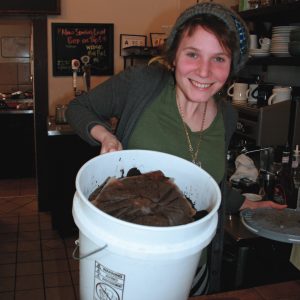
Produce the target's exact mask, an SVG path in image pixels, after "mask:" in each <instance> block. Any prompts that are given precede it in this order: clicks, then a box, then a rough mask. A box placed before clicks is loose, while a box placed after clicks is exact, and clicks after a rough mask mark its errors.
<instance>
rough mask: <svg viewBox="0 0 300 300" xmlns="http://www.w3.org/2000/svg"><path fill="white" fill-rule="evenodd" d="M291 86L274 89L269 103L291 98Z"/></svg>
mask: <svg viewBox="0 0 300 300" xmlns="http://www.w3.org/2000/svg"><path fill="white" fill-rule="evenodd" d="M291 93H292V88H291V87H278V88H274V89H273V90H272V95H271V96H270V97H269V99H268V105H271V104H275V103H279V102H282V101H287V100H290V99H291Z"/></svg>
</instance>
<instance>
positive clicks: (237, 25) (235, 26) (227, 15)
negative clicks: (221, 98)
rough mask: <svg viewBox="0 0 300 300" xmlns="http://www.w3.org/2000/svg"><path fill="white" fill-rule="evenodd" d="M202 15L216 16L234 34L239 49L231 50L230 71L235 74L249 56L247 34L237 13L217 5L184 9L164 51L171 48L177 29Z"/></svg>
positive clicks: (206, 3) (200, 5)
mask: <svg viewBox="0 0 300 300" xmlns="http://www.w3.org/2000/svg"><path fill="white" fill-rule="evenodd" d="M203 14H208V15H213V16H216V17H217V18H219V19H220V20H221V21H223V22H224V23H225V25H226V26H227V27H228V29H229V31H231V32H232V31H233V32H234V33H235V34H236V39H237V41H238V42H239V45H238V46H239V47H238V49H233V51H232V59H233V64H232V65H233V70H232V71H233V73H237V72H238V71H239V70H240V69H241V68H242V67H243V66H244V65H245V63H246V61H247V59H248V56H249V55H248V51H249V32H248V29H247V26H246V24H245V22H244V21H243V20H242V18H241V17H240V16H239V15H238V14H237V13H235V12H234V11H233V10H232V9H230V8H228V7H226V6H224V5H221V4H219V3H213V2H204V3H203V2H202V3H198V4H196V5H193V6H191V7H189V8H188V9H186V10H185V11H184V12H183V13H182V14H181V15H180V16H179V17H178V19H177V20H176V23H175V25H174V26H173V28H172V30H171V32H170V34H169V36H168V38H167V40H166V43H165V49H166V50H168V49H169V48H170V47H171V46H172V43H173V41H174V39H175V36H176V34H177V31H178V29H179V28H180V27H181V26H182V25H183V24H184V23H185V22H186V21H188V20H190V19H191V18H194V17H197V16H200V15H203Z"/></svg>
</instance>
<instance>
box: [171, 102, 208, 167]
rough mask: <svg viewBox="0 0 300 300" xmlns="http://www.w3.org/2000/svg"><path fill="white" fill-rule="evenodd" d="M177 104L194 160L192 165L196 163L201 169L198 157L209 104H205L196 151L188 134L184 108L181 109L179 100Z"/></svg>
mask: <svg viewBox="0 0 300 300" xmlns="http://www.w3.org/2000/svg"><path fill="white" fill-rule="evenodd" d="M176 98H177V97H176ZM176 102H177V106H178V111H179V114H180V117H181V121H182V125H183V129H184V132H185V137H186V140H187V144H188V150H189V153H190V155H191V158H192V163H194V164H195V165H198V166H199V167H201V162H200V161H199V160H198V158H197V157H198V153H199V149H200V144H201V141H202V132H203V128H204V123H205V117H206V109H207V102H205V106H204V110H203V118H202V123H201V129H200V133H199V140H198V143H197V146H196V149H194V147H193V145H192V142H191V138H190V135H189V132H188V128H187V125H186V123H185V122H184V114H183V110H182V108H181V106H180V103H179V101H178V99H177V101H176Z"/></svg>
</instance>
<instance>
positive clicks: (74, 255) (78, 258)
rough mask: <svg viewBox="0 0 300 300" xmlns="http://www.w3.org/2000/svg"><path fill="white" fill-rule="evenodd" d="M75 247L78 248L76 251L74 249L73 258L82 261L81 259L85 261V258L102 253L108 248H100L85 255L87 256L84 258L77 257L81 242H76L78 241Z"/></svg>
mask: <svg viewBox="0 0 300 300" xmlns="http://www.w3.org/2000/svg"><path fill="white" fill-rule="evenodd" d="M75 245H76V247H75V249H74V251H73V253H72V257H73V259H75V260H81V259H84V258H86V257H89V256H91V255H93V254H95V253H97V252H100V251H102V250H103V249H105V248H106V247H107V245H104V246H103V247H101V248H99V249H96V250H94V251H92V252H90V253H88V254H85V255H83V256H77V251H78V249H79V240H76V241H75Z"/></svg>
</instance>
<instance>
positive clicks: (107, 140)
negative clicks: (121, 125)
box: [90, 125, 123, 154]
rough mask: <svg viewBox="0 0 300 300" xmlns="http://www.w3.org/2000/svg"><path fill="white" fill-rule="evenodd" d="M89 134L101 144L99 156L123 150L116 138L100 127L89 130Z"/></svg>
mask: <svg viewBox="0 0 300 300" xmlns="http://www.w3.org/2000/svg"><path fill="white" fill-rule="evenodd" d="M90 134H91V136H92V137H93V138H94V139H95V140H97V141H98V142H100V143H101V151H100V154H104V153H107V152H113V151H119V150H122V149H123V146H122V144H121V142H120V141H119V140H118V139H117V138H116V136H115V135H114V134H112V133H111V132H109V131H108V130H107V129H106V128H104V127H103V126H101V125H96V126H94V127H93V128H92V129H91V131H90Z"/></svg>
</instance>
